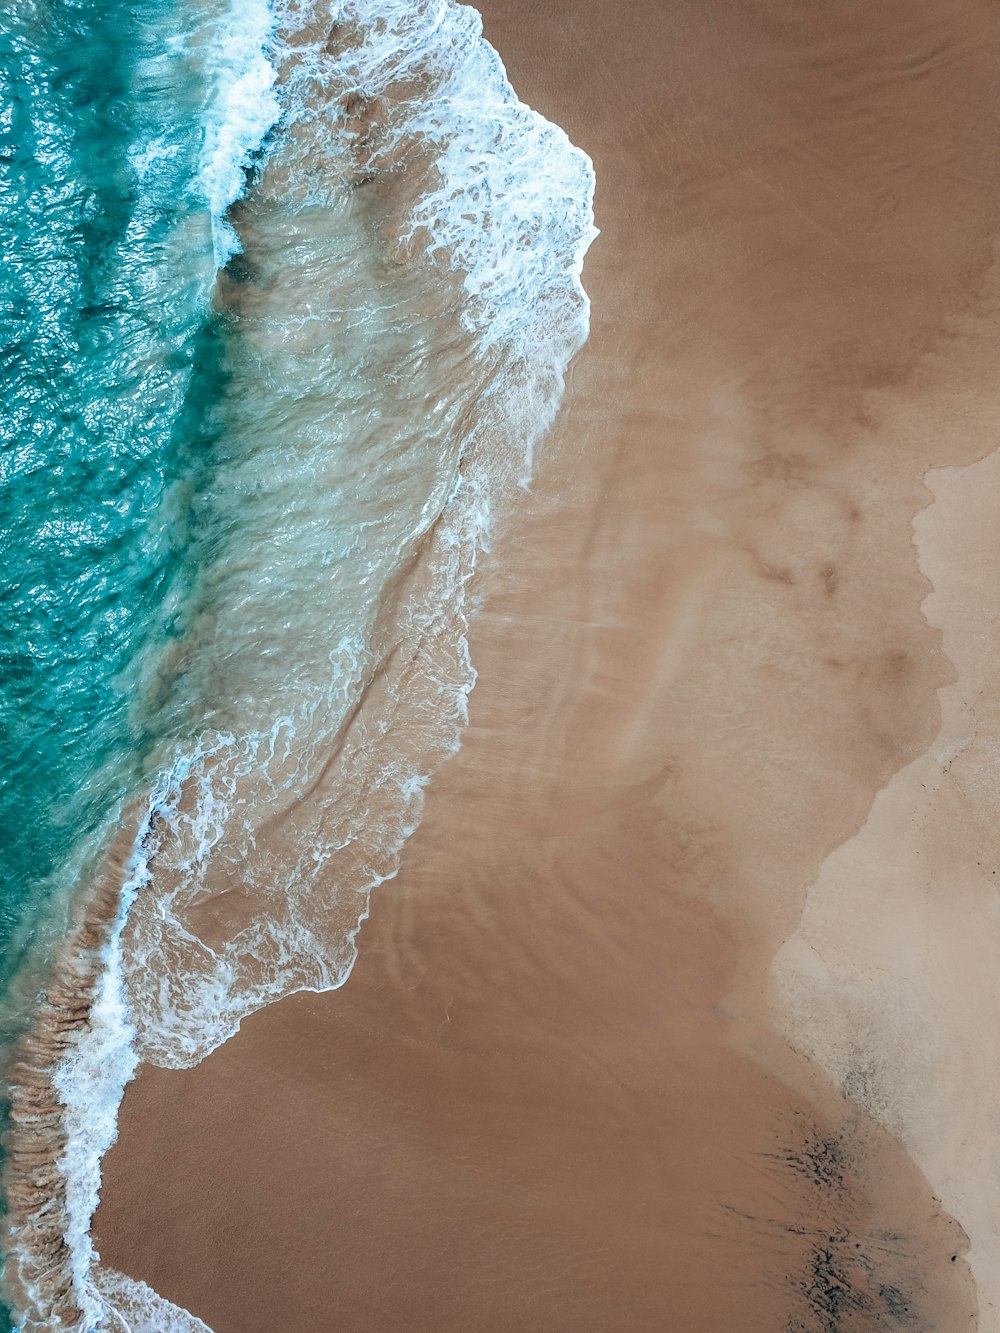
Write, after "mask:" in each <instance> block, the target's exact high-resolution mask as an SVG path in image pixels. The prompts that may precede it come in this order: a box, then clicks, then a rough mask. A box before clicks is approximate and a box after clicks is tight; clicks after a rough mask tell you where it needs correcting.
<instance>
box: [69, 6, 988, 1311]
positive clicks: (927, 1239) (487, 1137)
mask: <svg viewBox="0 0 1000 1333" xmlns="http://www.w3.org/2000/svg"><path fill="white" fill-rule="evenodd" d="M484 11H485V21H486V27H487V35H488V36H489V37H490V39H491V40H492V41H493V42H494V44H495V45H496V46H497V47H498V49H499V50H500V52H501V54H502V55H503V56H504V58H505V60H506V62H507V64H508V69H509V71H510V74H511V77H512V80H513V82H514V84H515V86H516V87H517V89H518V91H519V92H520V93H521V95H522V96H523V97H524V98H525V100H527V101H528V102H529V103H531V104H532V105H533V106H535V107H537V108H538V109H539V110H541V111H542V112H543V113H544V114H546V115H547V116H549V117H550V118H552V119H554V120H556V121H557V122H558V123H559V124H561V125H563V126H564V127H565V128H566V129H567V131H568V132H569V134H570V136H571V138H573V140H574V141H575V142H576V143H578V144H580V145H581V146H582V147H584V148H586V149H587V150H588V151H589V152H590V153H591V155H592V156H593V158H594V160H595V165H596V169H597V175H598V199H597V213H598V224H599V225H600V227H601V228H602V232H603V235H602V237H601V239H600V240H599V241H598V243H597V244H596V245H595V247H594V249H593V250H592V252H591V256H590V258H589V260H588V264H587V270H586V274H585V282H586V285H587V288H588V290H589V291H590V293H591V295H592V298H593V301H594V314H593V332H592V337H591V341H590V343H589V344H588V345H587V347H586V348H585V349H584V352H583V353H582V354H581V355H580V357H579V358H578V360H577V362H576V363H575V365H574V367H573V371H572V375H571V382H570V385H569V390H568V394H567V401H566V404H565V407H564V411H563V413H562V415H561V417H560V420H559V422H558V423H557V427H556V429H555V431H554V432H553V435H552V437H551V438H550V440H549V442H548V444H547V446H546V448H545V451H544V454H543V457H542V459H541V461H540V464H539V470H538V477H537V482H536V485H535V487H534V490H533V493H532V494H531V496H529V497H526V498H525V500H524V502H523V504H522V507H521V509H520V511H519V513H518V515H517V516H516V519H515V522H514V525H513V527H512V528H511V530H510V531H509V532H508V534H507V536H506V538H505V540H504V541H503V542H502V543H500V544H498V547H497V549H496V551H495V553H494V556H493V558H492V560H491V561H490V562H489V563H488V566H487V568H486V569H485V570H484V573H483V575H482V577H481V580H480V585H479V586H480V592H481V595H482V599H483V606H482V609H481V612H480V614H479V617H478V619H477V621H476V623H475V625H474V634H473V640H472V648H473V655H474V659H475V662H476V665H477V667H478V668H479V671H480V681H479V684H478V685H477V688H476V690H475V692H474V694H473V696H472V719H471V725H470V728H469V731H468V735H467V738H466V741H465V744H464V746H463V749H462V751H461V753H460V754H459V755H458V757H457V758H456V759H455V760H454V761H452V762H451V763H450V764H449V765H448V766H447V767H446V769H445V770H444V771H443V772H442V773H441V774H440V775H439V776H438V777H437V778H436V779H435V782H434V784H433V786H432V789H431V792H430V796H429V799H428V804H427V812H426V817H425V821H424V824H423V825H422V827H421V829H420V830H419V831H418V833H417V834H416V836H415V837H414V838H413V840H412V843H411V844H410V846H409V847H408V849H407V852H406V854H405V857H404V864H403V871H402V873H401V875H400V877H399V879H398V880H397V881H396V882H395V883H394V884H392V885H386V886H384V887H383V888H382V889H381V890H380V892H379V895H378V897H377V900H376V903H375V907H374V910H373V914H372V919H371V920H370V922H369V923H368V924H367V925H366V927H365V929H364V931H363V932H362V938H361V957H360V960H359V962H358V964H357V966H356V968H355V971H354V974H353V976H352V977H351V979H350V980H349V982H348V983H347V985H346V986H345V987H344V988H343V989H342V990H341V991H339V992H337V993H334V994H330V995H326V996H299V997H295V998H293V999H292V1000H289V1001H286V1002H283V1003H282V1004H279V1005H277V1006H274V1007H273V1008H272V1009H269V1010H267V1011H265V1012H264V1013H262V1014H260V1015H258V1016H256V1017H255V1018H253V1019H252V1020H250V1021H248V1022H247V1023H246V1024H245V1025H244V1029H243V1031H242V1032H241V1034H240V1035H239V1036H238V1037H237V1038H235V1039H234V1040H233V1041H232V1042H230V1043H229V1044H228V1045H227V1046H226V1047H224V1048H222V1049H221V1050H220V1051H218V1052H217V1053H216V1054H215V1055H213V1056H212V1057H211V1058H210V1059H209V1060H207V1061H206V1062H205V1063H204V1064H202V1065H201V1066H200V1067H198V1068H197V1069H195V1070H193V1071H190V1072H185V1073H170V1072H164V1071H160V1070H153V1069H148V1070H145V1071H143V1073H142V1074H141V1076H140V1077H139V1079H138V1080H137V1082H136V1083H135V1084H134V1085H133V1086H132V1088H131V1089H130V1090H129V1093H128V1094H127V1097H126V1101H125V1105H124V1108H123V1115H122V1131H121V1138H120V1142H119V1144H118V1145H117V1147H116V1148H115V1149H113V1151H112V1153H111V1154H110V1155H109V1158H108V1160H107V1164H106V1172H105V1200H104V1203H103V1204H102V1207H101V1209H100V1211H99V1213H98V1215H97V1218H96V1222H95V1236H96V1241H97V1245H98V1248H99V1249H100V1251H101V1253H102V1255H103V1257H104V1259H105V1260H106V1262H107V1263H109V1264H110V1265H112V1266H113V1267H117V1268H120V1269H122V1270H123V1271H125V1272H128V1273H131V1274H133V1275H135V1276H137V1277H141V1278H143V1279H145V1280H146V1281H148V1282H150V1283H151V1284H152V1285H153V1286H154V1287H155V1288H156V1289H157V1290H158V1291H160V1292H161V1293H162V1294H163V1295H164V1296H166V1297H168V1298H169V1299H170V1300H172V1301H175V1302H177V1303H179V1304H181V1305H183V1306H186V1307H187V1308H188V1309H190V1310H192V1311H193V1312H194V1313H196V1314H198V1315H200V1316H201V1317H202V1318H204V1319H205V1320H206V1321H207V1322H208V1323H209V1324H211V1325H212V1327H213V1328H214V1329H215V1330H216V1331H217V1333H258V1331H259V1333H264V1330H273V1329H275V1328H280V1329H282V1330H283V1333H321V1331H323V1330H328V1329H332V1328H336V1329H338V1330H343V1331H344V1333H376V1330H377V1331H378V1333H383V1331H386V1330H411V1331H412V1330H434V1333H443V1331H444V1330H455V1333H458V1330H463V1333H464V1331H467V1330H472V1329H475V1330H483V1331H484V1333H495V1331H496V1333H498V1331H499V1330H504V1329H510V1330H514V1329H517V1330H523V1329H532V1330H535V1329H537V1330H545V1331H546V1333H549V1331H553V1333H555V1331H559V1333H563V1331H565V1333H571V1331H572V1333H580V1331H582V1330H595V1333H596V1330H610V1329H615V1330H617V1329H621V1330H650V1333H652V1331H653V1330H668V1329H669V1330H678V1331H679V1333H686V1331H687V1330H691V1331H692V1333H702V1331H703V1333H737V1331H738V1330H758V1329H759V1330H762V1331H766V1333H778V1331H779V1330H785V1329H789V1330H803V1331H804V1333H813V1330H816V1331H817V1333H819V1331H821V1330H822V1331H827V1333H828V1331H829V1330H834V1331H835V1333H854V1330H859V1331H860V1330H868V1329H872V1328H876V1327H878V1328H882V1327H886V1328H895V1327H899V1328H907V1329H923V1330H928V1333H929V1331H930V1330H934V1331H935V1333H952V1331H953V1330H954V1331H955V1333H958V1331H959V1330H966V1329H970V1328H973V1327H975V1326H976V1308H977V1299H978V1302H979V1303H980V1304H981V1306H982V1313H981V1316H980V1323H979V1327H980V1328H982V1329H993V1328H994V1327H1000V1325H998V1324H996V1323H993V1322H991V1318H993V1316H991V1315H990V1313H989V1312H990V1308H991V1304H990V1302H991V1300H992V1299H993V1297H992V1296H991V1295H990V1292H991V1291H993V1290H994V1288H993V1287H992V1286H991V1282H992V1281H993V1277H992V1274H991V1270H990V1262H989V1249H990V1234H991V1233H990V1230H989V1229H990V1227H991V1226H992V1223H991V1221H990V1215H989V1196H990V1193H991V1189H992V1196H993V1198H995V1197H997V1190H996V1188H995V1187H993V1186H991V1184H990V1182H992V1181H993V1180H994V1179H995V1176H993V1175H990V1174H989V1172H990V1171H991V1170H992V1165H991V1163H992V1157H993V1156H994V1155H996V1149H997V1137H996V1133H995V1127H994V1126H993V1125H992V1123H991V1116H992V1115H993V1108H994V1107H995V1106H996V1105H998V1104H1000V1099H998V1092H1000V1090H998V1089H997V1088H996V1083H997V1077H998V1076H997V1073H996V1072H995V1071H996V1068H1000V1061H998V1060H996V1059H995V1058H994V1054H993V1053H994V1050H995V1043H994V1042H993V1041H992V1040H991V1038H992V1033H993V1032H996V1031H997V1024H996V1021H995V1017H994V1014H995V1011H996V1010H997V1008H998V1006H1000V988H998V985H997V983H996V982H995V981H994V980H993V976H992V972H993V971H995V969H991V968H990V959H991V957H992V958H995V957H998V956H1000V950H998V949H992V951H991V940H992V933H991V932H997V931H1000V924H998V923H997V919H996V918H997V913H996V909H995V907H994V906H993V897H992V896H991V895H993V894H995V889H994V888H993V886H992V884H991V882H990V881H991V879H992V870H993V868H994V866H996V865H998V864H1000V861H995V860H993V861H991V860H990V857H991V856H992V855H993V853H992V851H991V850H990V849H991V848H993V847H994V846H995V843H996V837H995V835H994V834H993V833H992V831H991V830H992V827H994V826H995V824H996V821H995V819H992V815H993V807H994V806H995V804H996V798H995V796H994V794H993V790H992V789H991V778H990V754H989V749H988V747H989V744H990V735H991V731H990V726H992V727H996V726H997V723H996V721H995V720H994V719H993V717H992V714H993V713H995V711H996V709H995V700H996V699H997V685H998V682H997V681H996V679H995V668H992V667H991V663H990V660H989V652H990V650H991V648H992V641H991V638H990V628H989V625H990V618H991V617H993V616H995V615H996V614H998V612H1000V606H998V607H997V608H996V609H991V608H992V607H993V604H994V602H996V600H997V595H996V591H995V588H996V584H997V581H996V579H995V578H993V577H991V571H992V570H994V569H995V567H996V565H997V563H1000V548H998V547H997V538H996V533H997V532H998V531H1000V522H998V520H1000V497H998V498H996V499H993V498H992V497H995V496H998V492H1000V470H998V466H997V464H996V462H995V460H989V459H986V455H988V454H989V453H990V452H991V451H992V450H993V449H994V448H995V447H996V446H997V445H998V444H1000V427H997V428H996V431H994V430H993V429H992V428H991V425H990V421H991V418H992V419H993V420H996V419H998V418H997V413H996V411H995V410H994V409H995V407H996V406H997V404H996V403H995V402H993V401H992V398H993V397H995V395H992V396H991V389H990V381H991V379H992V378H994V377H995V375H996V367H997V365H1000V336H998V333H997V328H998V325H997V320H996V317H995V307H994V305H993V304H992V302H991V296H990V292H991V281H992V263H993V252H992V241H993V237H994V234H995V232H996V228H997V223H998V219H1000V154H998V152H997V144H998V142H1000V135H998V129H1000V126H998V123H997V122H998V119H1000V78H998V74H1000V11H998V10H997V8H996V6H995V5H984V4H982V3H974V2H973V0H937V2H936V3H928V2H927V0H885V2H884V3H882V4H880V5H878V6H872V5H870V4H863V3H861V2H860V0H832V3H830V4H827V5H824V6H816V5H803V4H792V3H791V2H790V0H752V2H750V0H748V2H747V3H738V2H737V0H697V3H695V2H694V0H691V3H684V2H682V0H635V3H632V4H630V5H628V6H609V5H606V4H597V3H591V0H547V2H546V3H533V2H532V0H489V3H488V4H484ZM982 459H986V461H983V462H980V461H979V460H982ZM970 465H971V466H970ZM932 469H945V470H944V471H941V470H935V471H931V470H932ZM928 473H930V476H929V477H928ZM925 478H927V483H926V484H925ZM928 487H929V489H928ZM928 505H930V508H928ZM970 508H971V509H972V510H973V512H972V514H971V517H970ZM918 515H919V517H918ZM915 519H916V520H917V521H916V528H914V520H915ZM915 534H916V544H915V542H914V536H915ZM988 561H992V564H988V563H986V562H988ZM939 582H940V586H939ZM932 583H933V591H932ZM929 594H930V596H929ZM925 599H927V600H926V601H925ZM942 630H943V632H944V637H943V639H942ZM991 672H992V674H991ZM939 691H943V693H942V694H941V700H942V703H943V709H944V711H943V714H942V708H941V706H939V693H938V692H939ZM980 714H981V715H982V717H983V718H984V719H985V720H984V721H983V725H982V727H981V728H980V729H979V730H976V718H977V717H979V716H980ZM987 723H989V724H990V725H987ZM970 738H974V739H971V740H970ZM963 746H964V748H962V747H963ZM959 751H961V755H960V756H959ZM942 755H947V757H948V759H951V758H953V757H955V756H959V757H958V763H957V764H956V763H953V764H952V768H951V775H952V776H950V777H945V776H944V770H945V764H946V762H947V760H942ZM963 765H964V766H965V767H964V768H963V767H962V766H963ZM956 770H958V773H957V772H956ZM959 773H964V774H966V778H967V780H960V777H959V775H958V774H959ZM921 775H923V776H921ZM928 779H930V783H931V785H932V787H933V790H932V791H931V792H930V794H927V793H928ZM921 783H923V784H924V786H923V787H921V786H920V784H921ZM993 785H994V786H995V784H993ZM918 790H919V791H921V792H922V793H924V794H923V795H921V797H920V798H918V797H917V791H918ZM970 792H971V793H972V794H971V795H970ZM838 849H839V850H838ZM980 849H981V850H980ZM931 851H933V854H930V853H931ZM918 856H919V857H920V858H921V860H920V863H919V868H918V864H917V858H918ZM977 862H979V863H981V864H979V865H977V864H976V863H977ZM897 870H898V874H897ZM915 904H916V907H918V908H919V912H918V914H917V915H914V911H915ZM804 906H805V914H804V915H803V907H804ZM998 943H1000V941H998ZM776 955H777V961H776V962H774V960H775V957H776ZM772 962H774V973H773V975H771V973H770V969H771V965H772ZM883 977H885V978H886V979H885V980H884V982H883V981H882V980H880V978H883ZM844 997H847V998H846V999H845V998H844ZM912 997H917V998H915V999H914V998H912ZM983 1006H985V1007H983ZM996 1016H997V1017H1000V1014H997V1015H996ZM904 1020H906V1021H904ZM907 1023H908V1024H909V1026H907ZM783 1034H784V1035H787V1036H788V1037H789V1038H790V1039H791V1040H792V1041H793V1042H794V1043H795V1044H796V1045H797V1046H799V1047H800V1049H801V1051H803V1052H805V1054H797V1053H796V1052H795V1051H793V1050H792V1049H791V1047H790V1046H789V1045H787V1044H786V1042H785V1040H784V1039H783ZM807 1055H808V1056H810V1057H814V1058H813V1059H811V1060H810V1059H807V1058H806V1056H807ZM980 1177H983V1182H984V1183H980ZM938 1198H942V1199H943V1201H944V1207H945V1209H947V1210H948V1212H950V1214H951V1216H950V1217H949V1216H948V1215H947V1213H945V1212H943V1211H942V1209H941V1207H940V1206H939V1203H938ZM954 1219H957V1220H954ZM963 1227H964V1228H965V1230H966V1231H967V1232H968V1233H969V1235H970V1237H971V1241H972V1246H973V1248H972V1252H971V1257H972V1260H973V1263H974V1269H973V1271H974V1273H975V1277H976V1279H977V1281H978V1283H979V1288H980V1290H979V1295H978V1298H977V1295H976V1294H975V1292H974V1291H973V1285H972V1281H971V1277H970V1270H969V1267H968V1266H967V1264H966V1262H965V1261H964V1259H963V1258H962V1255H963V1253H964V1250H965V1240H964V1238H963V1234H962V1228H963Z"/></svg>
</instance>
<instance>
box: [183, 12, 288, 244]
mask: <svg viewBox="0 0 1000 1333" xmlns="http://www.w3.org/2000/svg"><path fill="white" fill-rule="evenodd" d="M273 28H274V17H273V15H272V13H271V10H270V9H269V8H268V4H267V0H231V4H230V7H229V11H228V13H227V15H226V17H225V20H224V21H223V23H222V24H221V25H219V28H218V30H217V33H216V35H215V37H214V39H213V41H212V47H211V51H210V54H209V58H208V76H209V79H210V81H211V83H212V88H211V94H210V98H209V102H208V108H207V112H206V117H205V139H204V145H203V148H202V153H201V161H200V163H199V176H200V181H201V189H202V193H203V195H204V198H205V201H206V203H207V204H208V206H209V208H210V209H211V213H212V240H213V244H214V247H215V263H216V266H217V267H219V268H221V267H222V266H223V265H224V264H225V263H226V261H227V260H228V259H230V258H231V256H232V255H234V254H236V253H237V252H238V251H239V248H240V243H239V238H238V237H237V235H236V232H235V231H234V230H233V227H232V224H231V223H230V222H229V221H228V219H227V217H226V214H227V213H228V211H229V208H230V206H231V205H232V204H233V203H234V202H235V200H237V199H238V198H239V197H240V195H241V194H242V193H243V185H244V173H245V171H246V168H247V167H249V166H250V164H251V162H252V161H253V159H254V156H255V155H256V154H257V152H258V151H259V150H260V146H261V144H262V142H263V140H264V136H265V135H266V134H267V132H268V130H270V128H271V127H272V125H273V124H274V122H275V121H276V120H277V118H278V115H279V110H280V109H279V106H278V100H277V98H276V96H275V93H274V81H275V78H276V77H277V74H276V71H275V68H274V66H273V65H272V64H271V62H270V60H269V59H268V57H267V54H266V49H267V46H268V43H269V41H270V39H271V35H272V32H273Z"/></svg>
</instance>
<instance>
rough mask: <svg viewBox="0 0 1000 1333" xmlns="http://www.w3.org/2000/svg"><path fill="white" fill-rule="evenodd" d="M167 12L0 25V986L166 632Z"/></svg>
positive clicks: (61, 8)
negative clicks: (0, 248)
mask: <svg viewBox="0 0 1000 1333" xmlns="http://www.w3.org/2000/svg"><path fill="white" fill-rule="evenodd" d="M191 12H192V10H191V7H190V6H187V7H186V10H185V13H186V16H187V19H186V21H187V22H188V24H189V23H190V15H191ZM181 19H182V15H181V14H180V13H179V12H178V7H177V6H176V4H175V3H174V0H138V3H137V2H136V0H128V2H127V3H126V2H125V0H101V3H100V4H94V3H93V0H86V3H77V2H75V0H18V4H17V5H15V6H9V7H6V9H5V12H4V14H3V15H2V16H0V231H2V234H3V237H4V254H3V260H2V264H0V571H2V572H0V985H3V984H4V983H5V982H7V981H8V980H9V978H10V976H11V974H12V973H13V971H14V970H15V969H16V967H17V966H18V963H19V961H20V959H21V957H22V955H23V953H24V950H25V948H30V947H31V946H32V941H33V939H34V938H35V936H36V934H37V921H38V918H39V912H40V910H41V905H42V903H43V901H44V900H45V898H46V897H47V896H48V895H50V894H51V893H53V892H58V890H59V888H60V887H61V884H60V870H61V868H62V867H63V866H64V865H65V863H66V859H67V857H68V856H69V855H70V852H71V850H72V849H73V847H74V846H77V845H78V844H79V841H80V839H81V836H82V835H83V834H84V833H85V832H86V831H87V830H88V829H93V828H94V827H95V826H96V825H97V824H98V823H99V821H100V820H101V818H102V817H103V816H105V815H106V813H107V812H108V810H109V809H110V808H111V806H112V805H113V804H114V802H115V801H116V800H118V799H120V797H121V795H122V794H123V793H124V792H125V791H126V790H127V789H128V786H129V784H130V782H132V781H133V780H134V779H135V777H136V776H137V775H138V773H139V771H140V768H141V764H142V759H143V754H144V753H145V751H146V749H147V748H148V745H149V743H150V739H151V738H150V736H149V732H148V718H147V716H146V715H145V713H144V711H143V707H142V698H143V691H142V689H141V688H140V687H141V685H142V683H143V681H144V679H148V676H149V674H150V673H152V672H154V671H155V662H156V660H157V656H158V654H159V652H160V651H161V650H162V648H163V646H164V644H165V643H166V642H168V641H169V639H170V636H171V634H172V633H174V632H176V628H177V626H176V620H177V614H178V606H179V605H180V602H181V600H182V598H181V595H180V591H181V590H180V586H179V584H180V582H181V581H182V574H181V570H182V558H181V557H182V552H183V548H184V542H185V524H186V522H187V497H188V495H189V492H190V476H191V473H192V471H193V470H196V469H197V467H198V466H199V464H200V462H201V461H203V460H202V459H201V457H200V449H201V448H202V446H203V444H204V438H205V431H206V422H207V421H210V417H211V404H212V402H213V400H214V396H215V394H214V390H215V385H214V382H213V376H214V373H215V371H214V367H215V364H216V360H215V356H214V351H213V348H214V345H215V342H216V338H215V329H214V326H213V324H212V317H211V315H210V302H209V293H210V288H211V282H212V279H213V274H214V268H213V263H212V240H211V226H210V219H209V216H208V210H207V207H206V205H205V204H204V202H203V200H202V198H201V197H200V195H199V191H198V188H197V165H198V154H199V150H200V148H201V137H202V131H201V128H200V119H199V112H200V110H201V101H202V99H203V98H204V96H205V91H204V83H203V80H201V79H200V78H199V77H198V71H197V68H196V62H195V61H194V60H193V59H192V58H190V57H188V56H185V54H184V53H183V52H182V51H180V50H179V49H178V48H177V46H176V43H175V44H173V45H171V40H170V34H176V33H177V32H178V31H180V30H181ZM195 367H197V372H196V371H195ZM144 673H145V674H144Z"/></svg>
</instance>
